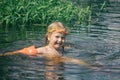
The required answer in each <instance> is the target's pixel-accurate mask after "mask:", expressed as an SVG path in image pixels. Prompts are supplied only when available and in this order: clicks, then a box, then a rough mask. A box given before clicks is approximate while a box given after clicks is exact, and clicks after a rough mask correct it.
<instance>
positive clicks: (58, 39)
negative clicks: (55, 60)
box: [48, 31, 65, 49]
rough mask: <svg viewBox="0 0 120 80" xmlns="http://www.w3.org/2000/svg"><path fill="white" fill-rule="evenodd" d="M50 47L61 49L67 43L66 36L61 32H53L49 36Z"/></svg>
mask: <svg viewBox="0 0 120 80" xmlns="http://www.w3.org/2000/svg"><path fill="white" fill-rule="evenodd" d="M48 40H49V45H50V46H52V47H53V48H55V49H59V48H60V47H61V46H63V44H64V41H65V35H64V34H63V33H59V32H56V31H55V32H53V33H52V34H51V35H49V36H48Z"/></svg>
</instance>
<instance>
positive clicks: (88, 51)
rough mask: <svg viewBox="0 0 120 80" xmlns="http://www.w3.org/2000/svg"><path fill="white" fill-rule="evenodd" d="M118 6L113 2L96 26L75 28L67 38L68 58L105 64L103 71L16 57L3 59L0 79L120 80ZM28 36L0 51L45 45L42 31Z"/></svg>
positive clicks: (116, 1)
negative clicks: (69, 47) (87, 28)
mask: <svg viewBox="0 0 120 80" xmlns="http://www.w3.org/2000/svg"><path fill="white" fill-rule="evenodd" d="M119 4H120V1H119V0H111V2H110V3H109V4H108V7H107V11H106V12H103V13H102V14H101V16H100V21H99V22H98V24H97V25H90V26H89V27H90V28H91V29H89V30H88V31H86V29H85V28H84V27H83V28H80V29H76V28H72V30H71V33H70V34H69V35H68V36H67V38H66V45H68V46H71V47H72V49H70V50H68V51H66V52H65V55H66V56H68V57H74V58H78V59H79V58H80V59H83V60H86V61H88V62H90V63H92V64H102V65H103V67H102V68H101V70H99V71H97V70H92V69H89V68H86V67H83V66H81V65H77V64H73V63H60V64H57V63H54V62H52V61H46V60H44V59H43V58H40V57H28V56H24V55H14V56H7V57H0V80H120V11H119V9H120V5H119ZM28 33H29V35H28V40H25V41H24V40H18V41H15V42H12V43H10V45H9V46H7V47H6V48H2V49H0V52H1V53H2V52H8V51H13V50H17V49H20V48H23V47H26V46H29V45H31V44H34V45H35V46H36V47H38V46H41V44H43V43H44V39H43V38H44V35H39V32H30V31H28ZM32 36H35V37H36V36H37V37H38V38H35V37H34V38H35V39H34V38H33V37H32ZM40 37H41V38H40ZM1 44H2V43H1ZM96 66H97V65H96Z"/></svg>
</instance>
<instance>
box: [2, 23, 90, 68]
mask: <svg viewBox="0 0 120 80" xmlns="http://www.w3.org/2000/svg"><path fill="white" fill-rule="evenodd" d="M67 34H68V30H67V28H66V27H65V26H64V25H63V24H62V23H61V22H53V23H52V24H50V25H49V26H48V30H47V33H46V45H45V46H43V47H39V48H35V47H34V46H30V47H28V48H24V49H22V50H17V51H14V52H12V53H6V54H2V55H3V56H5V55H12V54H16V53H22V54H25V55H36V56H43V57H45V58H46V59H49V60H53V61H55V62H72V63H76V64H80V65H83V66H87V67H89V66H90V65H89V64H88V63H86V62H84V61H83V60H80V59H74V58H68V57H65V56H63V53H62V51H63V50H62V49H64V42H65V37H66V35H67Z"/></svg>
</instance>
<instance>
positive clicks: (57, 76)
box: [45, 61, 64, 80]
mask: <svg viewBox="0 0 120 80" xmlns="http://www.w3.org/2000/svg"><path fill="white" fill-rule="evenodd" d="M62 66H63V64H59V63H56V62H54V61H48V62H46V66H45V70H46V71H45V80H64V78H63V76H62V74H61V72H60V70H62Z"/></svg>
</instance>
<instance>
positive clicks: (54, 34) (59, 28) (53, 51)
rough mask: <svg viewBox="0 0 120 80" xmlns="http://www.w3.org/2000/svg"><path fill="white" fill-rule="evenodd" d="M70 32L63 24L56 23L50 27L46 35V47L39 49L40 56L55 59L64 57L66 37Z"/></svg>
mask: <svg viewBox="0 0 120 80" xmlns="http://www.w3.org/2000/svg"><path fill="white" fill-rule="evenodd" d="M67 34H68V30H67V29H66V28H65V26H64V25H63V24H62V23H61V22H54V23H52V24H50V25H49V26H48V30H47V33H46V44H47V45H46V46H44V47H40V48H37V52H38V55H39V54H40V55H41V54H42V55H43V56H45V57H48V58H53V57H56V56H62V55H63V53H62V51H63V50H62V49H63V48H64V42H65V36H66V35H67Z"/></svg>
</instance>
